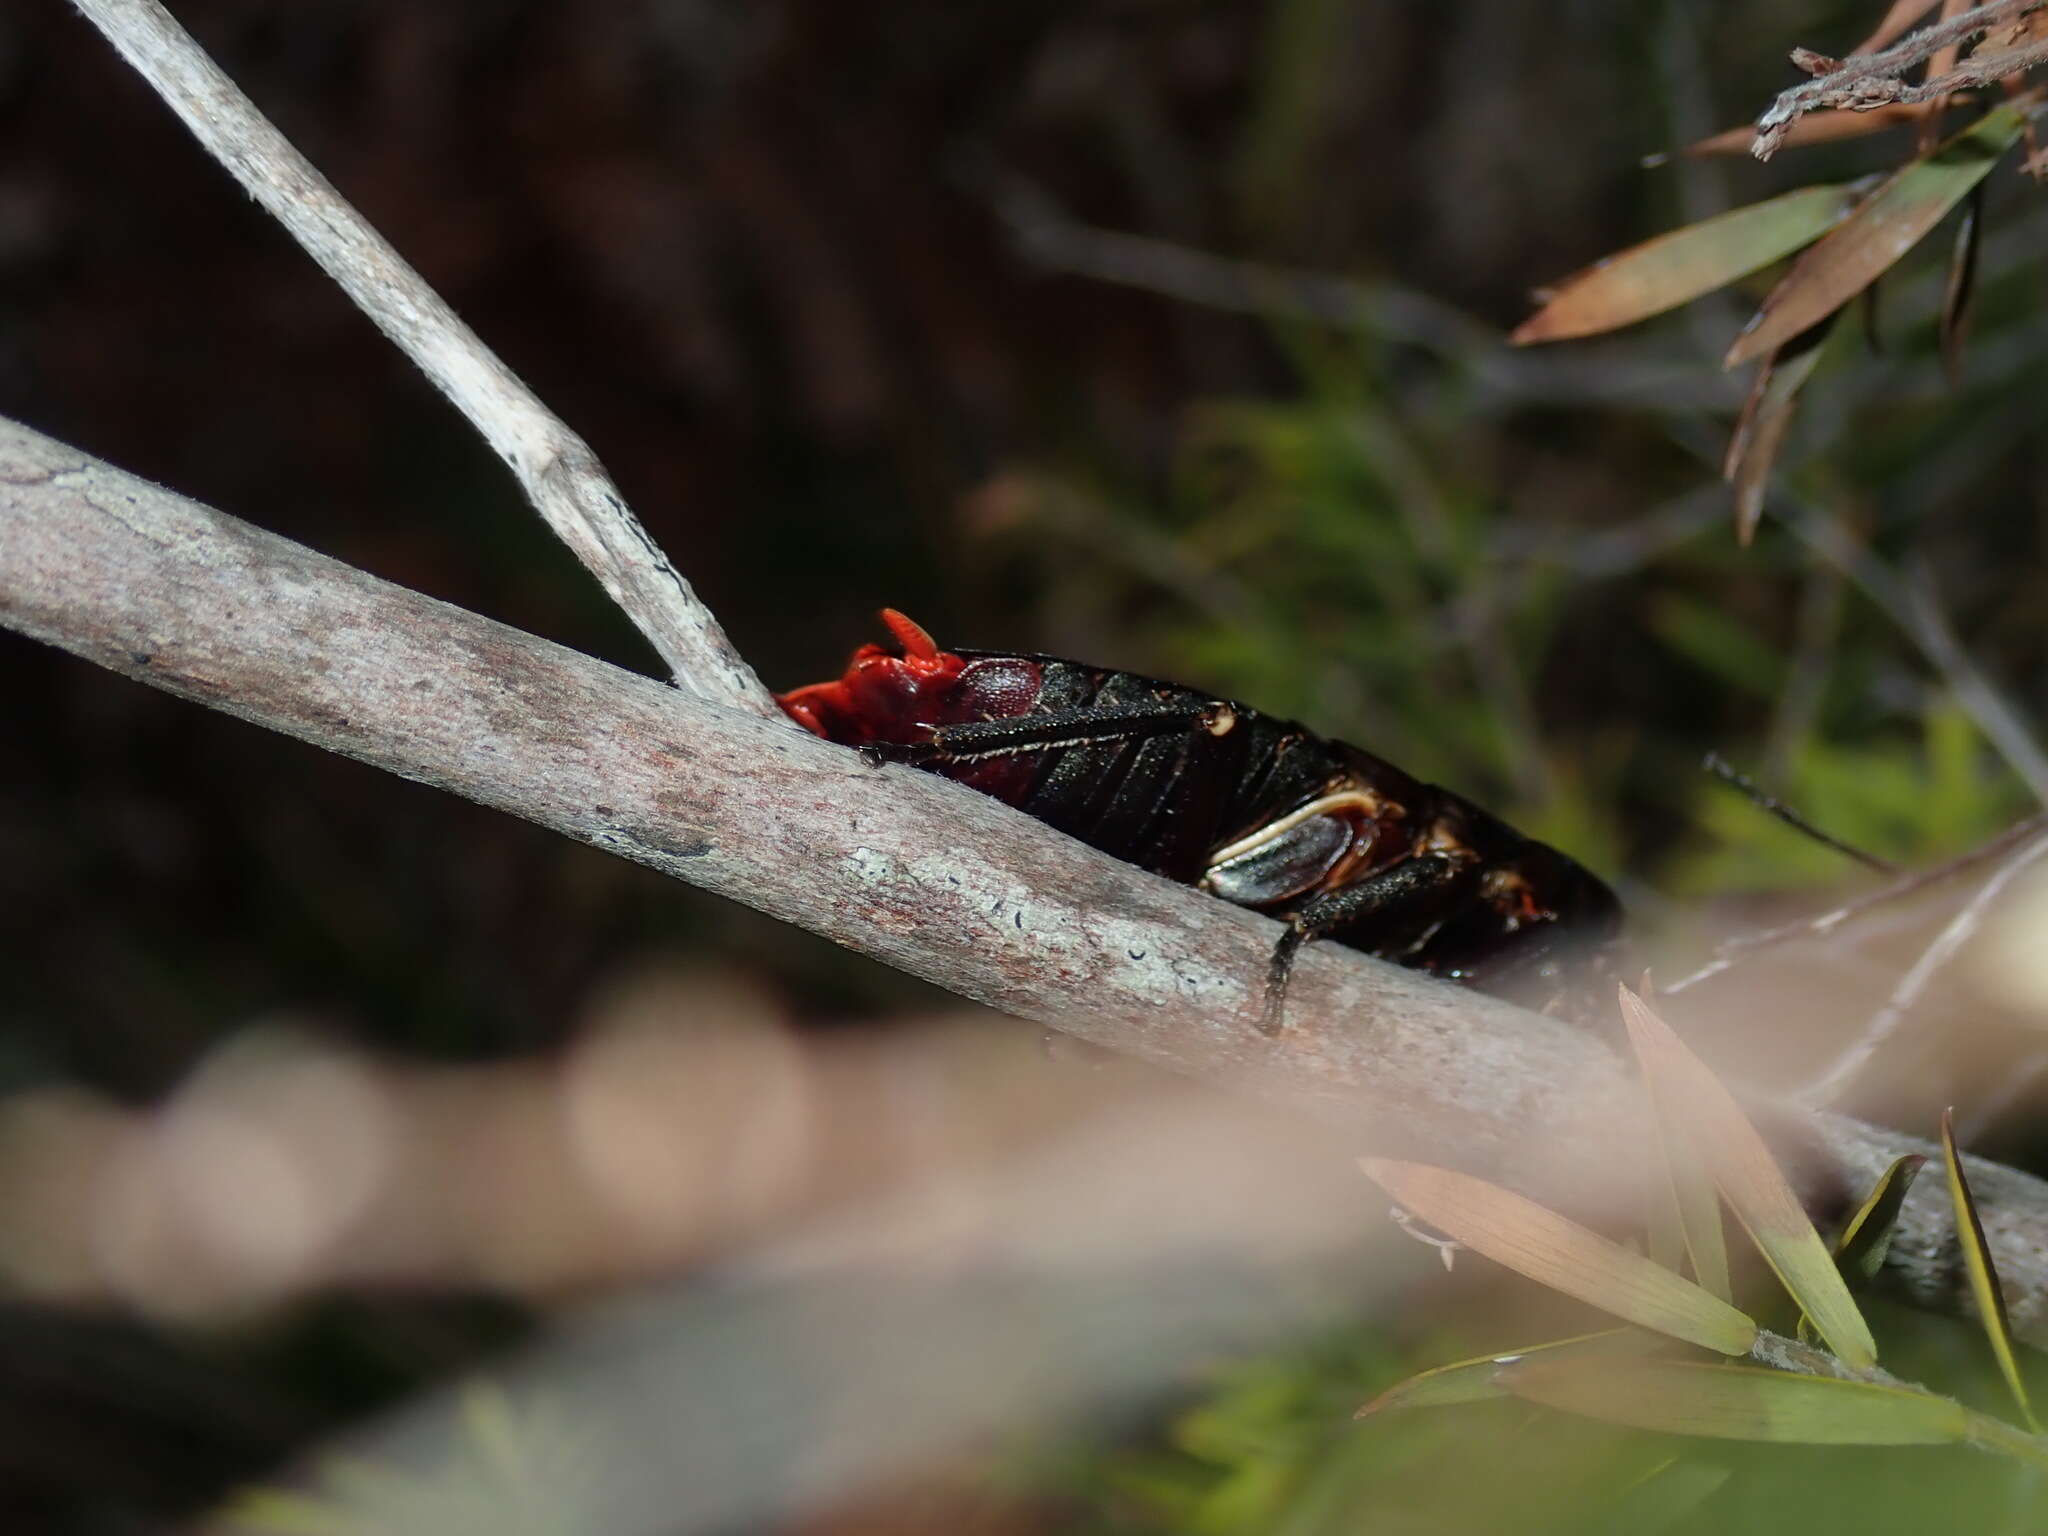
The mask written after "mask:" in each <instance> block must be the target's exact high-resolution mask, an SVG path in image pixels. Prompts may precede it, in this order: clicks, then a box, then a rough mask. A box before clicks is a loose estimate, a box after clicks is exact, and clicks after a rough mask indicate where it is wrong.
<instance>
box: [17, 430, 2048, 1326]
mask: <svg viewBox="0 0 2048 1536" xmlns="http://www.w3.org/2000/svg"><path fill="white" fill-rule="evenodd" d="M0 623H5V624H6V625H8V626H9V627H12V628H15V629H18V630H21V631H23V632H24V633H27V634H29V635H32V636H35V637H37V638H39V639H42V640H46V641H48V642H50V643H51V644H53V645H58V646H61V647H63V648H64V649H66V650H68V651H71V652H73V653H74V654H76V655H79V656H83V657H85V658H86V659H88V660H90V661H94V662H97V663H99V664H100V665H102V666H105V667H108V668H110V669H112V670H113V671H116V672H119V673H121V674H123V675H124V676H127V677H131V678H135V679H137V680H139V681H142V682H146V683H149V684H151V685H153V686H155V687H158V688H163V689H166V690H167V691H169V692H172V693H175V694H178V695H181V696H183V697H185V698H190V699H195V700H197V701H199V702H202V703H205V704H208V705H210V706H212V707H214V708H216V709H221V710H224V711H226V712H228V713H230V714H233V715H236V716H238V717H240V718H242V719H245V720H249V721H253V722H255V723H257V724H260V725H265V726H268V727H270V728H271V729H273V730H278V731H282V732H285V733H286V734H288V735H292V736H296V737H298V738H300V739H301V740H304V741H308V742H311V743H313V744H314V745H316V746H320V747H324V748H326V749H328V750H330V751H336V752H341V753H344V754H346V755H348V756H350V757H354V758H357V759H359V760H361V761H363V762H366V763H370V764H373V765H375V766H377V767H381V768H384V769H387V770H388V771H390V772H393V773H397V774H400V775H403V776H404V777H406V778H410V779H416V780H419V781H420V782H423V783H426V784H431V785H434V786H436V787H439V788H442V789H446V790H449V791H451V792H453V793H456V794H460V795H463V796H465V797H467V798H469V799H472V800H476V801H478V802H480V803H482V804H485V805H490V806H494V807H496V808H498V809H501V810H504V811H508V812H510V813H512V814H513V815H517V816H521V817H523V818H525V819H526V820H529V821H532V822H536V823H538V824H540V825H542V826H546V827H551V828H553V829H555V830H556V831H559V832H562V833H564V834H566V835H567V836H570V837H573V838H576V839H578V840H579V841H582V842H586V843H589V844H592V845H593V846H596V847H599V848H603V849H606V850H608V851H610V852H613V853H616V854H619V855H621V856H623V857H626V858H630V859H634V860H637V861H638V862H640V863H643V864H647V865H650V866H652V867H653V868H656V869H659V870H661V871H663V872H664V873H667V874H671V875H674V876H676V877H677V878H678V879H682V880H686V881H688V882H690V883H691V884H694V885H698V886H702V887H704V888H705V889H707V890H712V891H716V892H718V893H719V894H721V895H725V896H729V897H732V898H733V899H735V900H737V901H742V902H745V903H746V904H748V905H749V906H753V907H757V908H759V909H760V910H762V911H764V912H768V913H770V914H772V915H774V916H776V917H779V918H782V919H783V920H785V921H788V922H792V923H796V924H798V925H800V926H802V927H805V928H808V929H810V930H812V931H813V932H816V933H821V934H824V935H825V936H827V937H829V938H832V939H835V940H837V941H838V942H840V943H842V944H845V945H846V946H848V947H849V948H852V949H856V950H859V951H861V952H863V953H865V954H868V955H871V956H874V957H875V958H877V959H880V960H884V961H886V962H888V963H890V964H892V965H896V966H899V967H901V968H903V969H905V970H908V971H911V972H913V973H914V974H916V975H919V976H923V977H925V978H927V979H929V980H931V981H934V982H937V983H938V984H940V985H942V986H944V987H947V988H949V989H951V990H952V991H954V992H957V993H959V994H961V995H963V996H966V997H970V998H973V999H975V1000H977V1001H980V1002H984V1003H988V1004H991V1005H993V1006H995V1007H998V1008H1001V1009H1004V1010H1006V1011H1008V1012H1010V1013H1013V1014H1018V1015H1021V1016H1023V1017H1025V1018H1032V1019H1039V1020H1043V1021H1045V1022H1046V1023H1049V1024H1052V1025H1054V1026H1056V1027H1058V1028H1060V1029H1062V1030H1065V1031H1067V1032H1068V1033H1071V1034H1073V1035H1075V1036H1077V1037H1080V1038H1082V1039H1086V1040H1089V1041H1092V1042H1094V1043H1096V1044H1099V1045H1103V1046H1106V1047H1109V1048H1111V1049H1113V1050H1117V1051H1121V1052H1124V1053H1127V1054H1130V1055H1134V1056H1138V1057H1141V1058H1144V1059H1146V1060H1149V1061H1152V1062H1154V1063H1157V1064H1160V1065H1163V1066H1166V1067H1169V1068H1171V1069H1173V1070H1176V1071H1180V1072H1183V1073H1188V1074H1191V1075H1195V1076H1199V1077H1204V1078H1208V1079H1211V1080H1217V1081H1222V1082H1224V1083H1227V1084H1230V1085H1233V1086H1237V1087H1241V1088H1242V1087H1250V1088H1252V1089H1255V1090H1257V1091H1259V1092H1262V1093H1265V1094H1267V1095H1272V1096H1281V1097H1285V1098H1288V1099H1290V1100H1292V1101H1294V1102H1296V1103H1299V1104H1302V1105H1304V1106H1306V1107H1310V1108H1312V1109H1313V1110H1315V1111H1316V1112H1318V1113H1321V1114H1324V1115H1327V1116H1332V1117H1341V1120H1342V1123H1344V1124H1347V1125H1350V1126H1353V1127H1356V1128H1357V1130H1358V1133H1359V1142H1360V1144H1361V1146H1362V1147H1369V1148H1370V1149H1372V1150H1373V1151H1375V1152H1382V1153H1387V1154H1391V1155H1409V1156H1428V1157H1433V1158H1435V1159H1437V1160H1440V1161H1449V1162H1455V1163H1456V1164H1457V1165H1458V1166H1460V1167H1463V1168H1467V1169H1470V1170H1472V1171H1473V1172H1476V1173H1480V1174H1485V1175H1488V1176H1491V1177H1495V1178H1498V1179H1501V1180H1503V1181H1504V1182H1508V1183H1512V1184H1514V1185H1515V1186H1516V1187H1518V1188H1521V1189H1524V1190H1527V1191H1529V1192H1530V1193H1532V1194H1535V1195H1537V1196H1538V1197H1540V1198H1547V1199H1549V1200H1551V1201H1552V1202H1553V1203H1557V1204H1566V1205H1583V1204H1584V1203H1585V1202H1586V1201H1587V1200H1588V1199H1599V1198H1602V1197H1603V1196H1611V1195H1612V1194H1614V1193H1615V1192H1616V1191H1617V1189H1618V1188H1622V1187H1626V1183H1627V1179H1628V1177H1629V1170H1631V1169H1633V1168H1635V1167H1637V1166H1638V1165H1639V1163H1640V1158H1639V1156H1638V1152H1637V1150H1636V1149H1638V1148H1640V1146H1641V1145H1642V1140H1641V1137H1642V1135H1643V1127H1642V1125H1641V1122H1640V1118H1639V1114H1640V1112H1639V1110H1638V1109H1637V1107H1636V1106H1637V1098H1636V1094H1635V1092H1634V1089H1633V1087H1632V1084H1631V1082H1630V1080H1629V1079H1628V1077H1627V1076H1626V1074H1625V1073H1624V1072H1623V1070H1622V1068H1621V1065H1620V1063H1619V1061H1618V1060H1617V1059H1616V1058H1615V1056H1614V1055H1613V1054H1612V1053H1611V1052H1610V1051H1609V1050H1608V1049H1607V1048H1606V1047H1605V1046H1604V1045H1603V1044H1602V1043H1601V1042H1600V1041H1599V1040H1598V1039H1596V1038H1594V1037H1593V1036H1592V1035H1590V1034H1589V1033H1587V1032H1585V1031H1582V1030H1578V1029H1575V1028H1572V1027H1570V1026H1568V1025H1565V1024H1563V1023H1560V1022H1558V1021H1556V1020H1553V1019H1546V1018H1541V1017H1538V1016H1536V1015H1533V1014H1530V1013H1526V1012H1524V1011H1522V1010H1520V1009H1517V1008H1514V1007H1512V1006H1510V1005H1509V1004H1506V1003H1503V1002H1499V1001H1497V1000H1495V999H1492V998H1487V997H1484V996H1480V995H1478V994H1475V993H1471V992H1467V991H1463V990H1461V989H1458V988H1454V987H1449V986H1445V985H1443V984H1441V983H1438V982H1434V981H1431V980H1429V979H1427V978H1425V977H1421V976H1417V975H1414V974H1412V973H1410V972H1407V971H1403V970H1400V969H1399V968H1397V967H1394V966H1391V965H1386V964H1383V963H1380V962H1378V961H1374V960H1370V959H1368V958H1367V957H1365V956H1363V955H1359V954H1356V953H1353V952H1350V951H1340V950H1338V949H1336V948H1334V947H1327V946H1326V947H1323V948H1321V949H1319V950H1316V951H1312V952H1310V953H1309V954H1307V955H1305V956H1304V957H1303V963H1302V965H1301V968H1300V971H1299V973H1298V975H1297V977H1296V980H1295V985H1294V990H1293V992H1292V993H1291V994H1290V998H1289V1014H1290V1021H1291V1022H1290V1026H1289V1029H1288V1031H1287V1033H1286V1034H1285V1036H1283V1037H1282V1038H1281V1039H1279V1040H1277V1041H1274V1040H1268V1039H1267V1038H1265V1037H1264V1036H1262V1035H1261V1034H1260V1033H1259V1031H1258V1029H1257V1028H1256V1021H1257V1018H1258V1014H1259V1007H1260V1000H1259V995H1258V991H1259V979H1260V977H1261V976H1262V975H1263V973H1264V965H1265V960H1266V955H1267V952H1268V948H1269V946H1270V943H1271V939H1272V935H1273V932H1274V928H1273V925H1272V923H1270V922H1269V921H1267V920H1266V919H1264V918H1260V917H1257V916H1255V915H1254V914H1252V913H1250V912H1246V911H1243V910H1241V909H1239V908H1236V907H1233V906H1231V905H1229V904H1228V903H1226V902H1221V901H1217V900H1215V899H1213V898H1211V897H1207V896H1204V895H1202V894H1200V893H1199V892H1196V891H1193V890H1190V889H1187V888H1185V887H1182V886H1177V885H1174V884H1172V883H1170V882H1167V881H1164V880H1160V879H1156V878H1154V877H1152V876H1149V875H1146V874H1144V873H1143V872H1142V871H1139V870H1137V869H1134V868H1132V867H1131V866H1129V865H1126V864H1122V863H1120V862H1118V861H1117V860H1115V859H1112V858H1109V857H1108V856H1107V855H1105V854H1102V853H1098V852H1097V851H1095V850H1094V849H1091V848H1088V847H1086V846H1084V845H1083V844H1081V843H1078V842H1075V841H1074V840H1072V839H1070V838H1066V837H1062V836H1060V835H1059V834H1057V833H1055V832H1053V831H1051V830H1050V829H1049V828H1046V827H1044V826H1041V825H1039V824H1038V823H1036V822H1034V821H1032V820H1031V819H1030V818H1028V817H1025V816H1023V815H1021V814H1019V813H1017V812H1016V811H1013V810H1011V809H1010V808H1009V807H1007V806H1004V805H1001V804H999V803H997V802H996V801H994V800H992V799H989V798H987V797H985V796H982V795H978V794H975V793H974V792H972V791H971V790H968V789H965V788H963V787H961V786H959V785H955V784H950V783H947V782H945V781H943V780H940V779H938V778H935V777H933V776H931V775H927V774H921V773H918V772H916V771H915V770H912V769H907V768H885V769H880V770H876V769H870V768H867V767H865V766H864V765H863V764H862V763H861V762H860V760H859V758H858V757H857V756H856V755H855V754H854V753H851V752H848V751H845V750H844V749H842V748H839V747H835V746H832V745H830V744H828V743H826V742H823V741H820V740H818V739H816V738H813V737H811V736H808V735H805V734H802V733H799V732H795V731H790V730H785V729H782V728H780V727H778V726H776V725H774V724H772V723H771V722H769V721H766V720H763V719H760V718H758V717H756V716H752V715H748V714H744V713H741V712H739V711H735V710H729V709H723V708H719V707H716V706H713V705H710V704H706V703H704V702H703V701H701V700H698V699H693V698H690V697H687V696H684V695H680V694H678V693H677V692H675V691H674V690H672V689H669V688H667V687H664V686H663V685H662V684H660V683H658V682H656V681H655V680H653V679H651V678H647V677H642V676H638V675H635V674H633V673H628V672H624V671H621V670H619V669H618V668H616V667H612V666H609V665H606V664H605V663H603V662H599V661H595V660H593V659H591V658H590V657H587V656H582V655H579V654H577V653H576V652H573V651H570V650H566V649H564V648H563V647H561V646H557V645H553V644H550V643H549V642H547V641H545V640H541V639H538V638H536V637H534V636H532V635H527V634H523V633H521V632H520V631H518V630H514V629H511V628H508V627H506V626H505V625H502V624H497V623H494V622H492V621H491V620H489V619H484V618H480V617H478V616H477V615H475V614H471V613H466V612H464V611H463V610H461V609H459V608H455V607H452V606H450V605H448V604H446V603H441V602H437V601H435V600H433V599H431V598H427V597H423V596H421V595H420V594H418V593H415V592H410V591H407V590H405V589H404V588H401V587H396V586H393V585H391V584H390V583H388V582H384V581H380V580H378V579H377V578H375V577H373V576H370V575H367V574H365V573H363V572H361V571H357V570H353V569H351V568H350V567H348V566H345V565H343V564H341V563H340V562H338V561H335V560H331V559H328V558H327V557H325V556H323V555H319V554H316V553H314V552H313V551H311V550H308V549H305V548H303V547H301V546H299V545H296V544H293V543H290V542H289V541H287V540H285V539H282V538H279V537H277V536H276V535H273V534H269V533H265V532H263V531H262V530H260V529H257V528H253V527H251V526H249V525H248V524H246V523H241V522H238V521H236V520H235V519H233V518H230V517H227V516H225V515H223V514H221V513H218V512H215V511H213V510H211V509H209V508H207V507H204V506H201V505H199V504H198V503H196V502H192V501H190V500H187V499H186V498H184V497H180V496H177V495H175V494H173V493H171V492H169V491H165V490H163V489H161V488H159V487H156V486H152V485H150V484H148V483H147V482H145V481H141V480H138V479H136V478H134V477H132V476H129V475H126V474H123V473H121V472H120V471H118V470H115V469H112V468H110V467H108V466H106V465H102V464H99V463H97V462H96V461H94V460H92V459H90V458H89V457H87V456H86V455H84V454H82V453H80V452H78V451H77V450H75V449H71V448H67V447H65V446H63V445H62V444H60V443H56V442H54V441H52V440H50V439H48V438H45V437H42V436H40V435H39V434H36V433H34V432H31V431H29V430H28V429H26V428H23V427H20V426H16V425H13V424H11V423H0ZM1771 1114H1772V1115H1773V1116H1774V1117H1775V1118H1774V1119H1773V1120H1772V1121H1771V1123H1772V1124H1773V1125H1774V1126H1775V1128H1776V1142H1777V1145H1778V1148H1779V1151H1780V1154H1781V1156H1783V1157H1784V1158H1785V1159H1786V1160H1787V1162H1788V1163H1789V1164H1790V1165H1791V1166H1792V1168H1793V1171H1794V1174H1795V1177H1796V1178H1797V1179H1798V1181H1799V1182H1800V1184H1801V1186H1802V1189H1803V1191H1804V1193H1805V1194H1806V1195H1807V1197H1808V1199H1809V1200H1810V1201H1811V1202H1812V1203H1814V1204H1815V1205H1816V1206H1818V1207H1826V1208H1831V1209H1832V1208H1839V1207H1840V1206H1841V1205H1842V1203H1843V1202H1844V1201H1846V1200H1849V1199H1852V1198H1857V1197H1860V1194H1861V1192H1862V1191H1863V1190H1864V1189H1866V1188H1867V1187H1868V1186H1869V1184H1870V1183H1871V1182H1872V1181H1873V1180H1874V1179H1875V1177H1876V1176H1877V1174H1878V1173H1879V1172H1880V1171H1881V1170H1882V1169H1883V1167H1884V1166H1885V1165H1886V1164H1887V1163H1888V1162H1889V1161H1890V1160H1891V1159H1892V1158H1894V1157H1897V1156H1900V1155H1902V1154H1904V1153H1906V1152H1912V1151H1919V1152H1923V1153H1927V1152H1931V1150H1932V1149H1931V1148H1930V1147H1929V1146H1928V1144H1927V1143H1925V1142H1920V1141H1916V1140H1914V1139H1913V1138H1910V1137H1905V1136H1901V1135H1897V1134H1895V1133H1892V1132H1888V1131H1883V1130H1878V1129H1875V1128H1873V1127H1870V1126H1867V1125H1863V1124H1861V1123H1859V1122H1857V1121H1854V1120H1850V1119H1847V1118H1845V1117H1841V1116H1834V1115H1826V1114H1812V1113H1808V1112H1805V1111H1802V1110H1798V1109H1795V1108H1789V1107H1784V1108H1781V1109H1778V1110H1775V1111H1772V1112H1771ZM1971 1177H1972V1180H1973V1182H1974V1183H1975V1185H1976V1189H1977V1193H1978V1197H1979V1199H1980V1201H1981V1202H1982V1204H1983V1208H1984V1212H1985V1224H1986V1227H1987V1230H1988V1231H1989V1234H1990V1238H1991V1242H1992V1246H1993V1248H1994V1250H1995V1251H1996V1252H1997V1256H1998V1262H1999V1265H2000V1268H2001V1270H2002V1272H2003V1274H2004V1276H2005V1279H2006V1282H2007V1287H2008V1294H2009V1300H2010V1302H2011V1306H2012V1315H2013V1320H2014V1324H2015V1326H2016V1328H2018V1330H2019V1331H2020V1332H2021V1334H2022V1335H2023V1336H2026V1337H2029V1338H2031V1339H2032V1340H2034V1341H2035V1342H2048V1185H2044V1184H2043V1183H2042V1182H2041V1181H2040V1180H2037V1179H2034V1178H2031V1177H2029V1176H2028V1175H2025V1174H2022V1173H2018V1172H2015V1171H2013V1170H2010V1169H2006V1168H2001V1167H1999V1166H1997V1165H1995V1164H1988V1163H1984V1162H1981V1161H1973V1162H1972V1172H1971ZM1618 1181H1619V1183H1618ZM1959 1262H1960V1261H1959V1258H1958V1255H1957V1251H1956V1247H1955V1242H1954V1234H1953V1231H1952V1228H1951V1225H1950V1222H1949V1217H1948V1212H1947V1208H1946V1203H1945V1202H1944V1201H1943V1200H1941V1199H1940V1198H1939V1197H1938V1196H1936V1195H1933V1194H1929V1195H1926V1196H1921V1195H1916V1196H1915V1197H1914V1199H1913V1200H1912V1201H1911V1202H1909V1204H1908V1207H1907V1212H1906V1215H1905V1217H1904V1218H1903V1221H1902V1224H1901V1228H1900V1232H1899V1236H1898V1239H1897V1241H1896V1242H1895V1243H1894V1245H1893V1248H1892V1258H1891V1267H1890V1278H1891V1281H1892V1283H1893V1285H1894V1288H1895V1289H1897V1290H1899V1291H1901V1292H1903V1293H1904V1294H1905V1295H1907V1296H1908V1297H1909V1298H1910V1299H1913V1300H1915V1301H1917V1302H1919V1303H1920V1304H1923V1305H1927V1306H1930V1307H1936V1308H1941V1309H1945V1310H1954V1309H1956V1308H1957V1307H1959V1306H1961V1305H1963V1304H1964V1303H1962V1302H1961V1301H1960V1300H1959V1298H1960V1297H1962V1296H1963V1295H1964V1294H1966V1292H1967V1286H1966V1285H1965V1284H1964V1283H1963V1281H1962V1279H1961V1277H1960V1274H1959V1270H1958V1265H1959Z"/></svg>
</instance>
